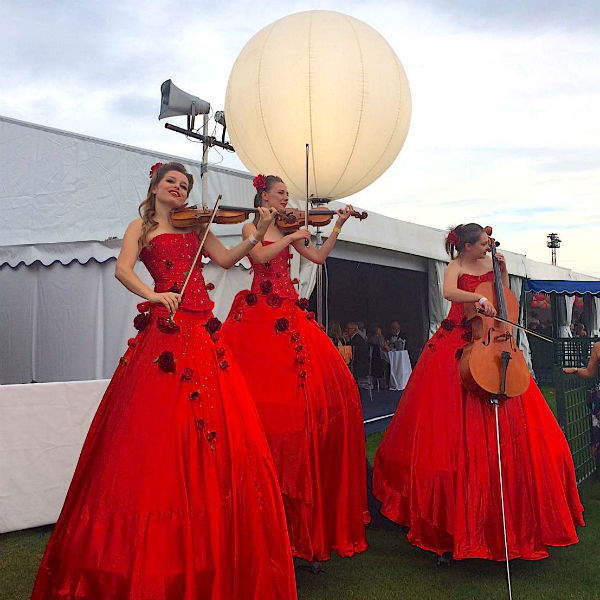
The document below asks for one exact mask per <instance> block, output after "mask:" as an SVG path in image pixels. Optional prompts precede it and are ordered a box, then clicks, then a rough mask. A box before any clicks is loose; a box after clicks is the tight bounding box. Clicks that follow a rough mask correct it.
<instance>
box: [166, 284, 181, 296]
mask: <svg viewBox="0 0 600 600" xmlns="http://www.w3.org/2000/svg"><path fill="white" fill-rule="evenodd" d="M180 291H181V288H180V287H179V283H178V282H177V281H176V282H175V283H174V284H173V285H172V286H171V287H170V288H169V289H168V290H167V292H173V293H174V294H179V292H180Z"/></svg>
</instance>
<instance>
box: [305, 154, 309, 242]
mask: <svg viewBox="0 0 600 600" xmlns="http://www.w3.org/2000/svg"><path fill="white" fill-rule="evenodd" d="M309 152H310V146H309V144H308V143H307V144H306V210H305V211H304V227H306V231H308V155H309ZM304 245H305V246H308V240H304Z"/></svg>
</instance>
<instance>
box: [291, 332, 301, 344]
mask: <svg viewBox="0 0 600 600" xmlns="http://www.w3.org/2000/svg"><path fill="white" fill-rule="evenodd" d="M299 339H300V332H298V331H292V335H291V336H290V340H291V341H292V342H297V341H298V340H299Z"/></svg>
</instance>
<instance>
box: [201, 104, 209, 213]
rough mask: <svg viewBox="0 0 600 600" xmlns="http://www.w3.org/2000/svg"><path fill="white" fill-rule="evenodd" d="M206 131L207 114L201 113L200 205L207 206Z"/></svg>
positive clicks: (207, 145) (207, 149) (207, 144)
mask: <svg viewBox="0 0 600 600" xmlns="http://www.w3.org/2000/svg"><path fill="white" fill-rule="evenodd" d="M207 132H208V115H207V114H205V115H202V135H203V138H204V139H203V141H202V166H201V167H200V174H201V176H202V207H203V208H206V207H207V206H208V202H207V199H208V151H209V150H210V143H209V141H208V139H207V138H206V134H207Z"/></svg>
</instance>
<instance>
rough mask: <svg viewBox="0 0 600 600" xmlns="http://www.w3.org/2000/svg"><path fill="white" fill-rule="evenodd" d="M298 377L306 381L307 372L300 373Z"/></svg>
mask: <svg viewBox="0 0 600 600" xmlns="http://www.w3.org/2000/svg"><path fill="white" fill-rule="evenodd" d="M298 376H299V377H302V379H304V378H305V377H306V371H300V373H298Z"/></svg>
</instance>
